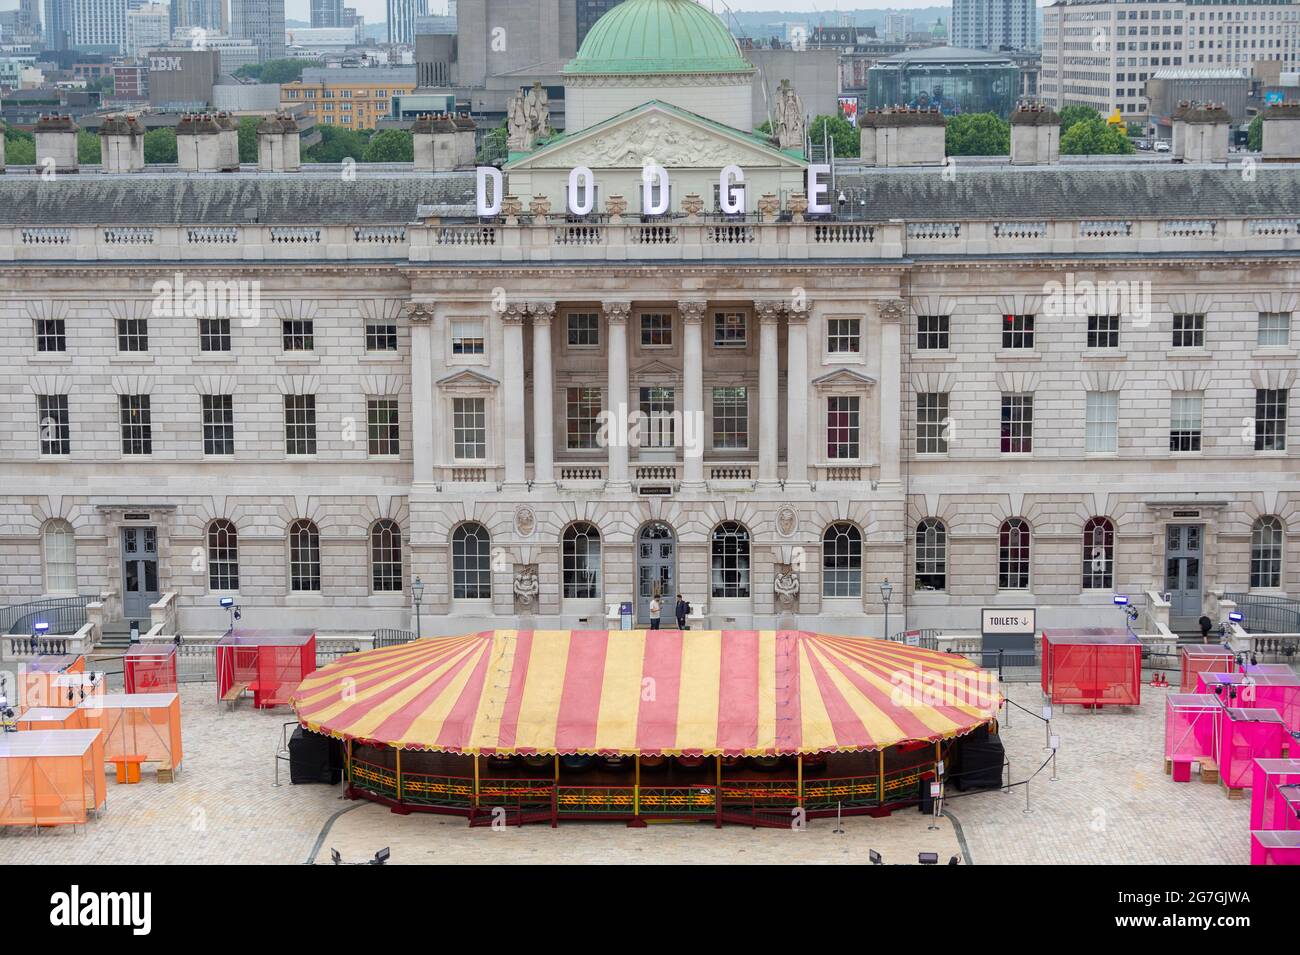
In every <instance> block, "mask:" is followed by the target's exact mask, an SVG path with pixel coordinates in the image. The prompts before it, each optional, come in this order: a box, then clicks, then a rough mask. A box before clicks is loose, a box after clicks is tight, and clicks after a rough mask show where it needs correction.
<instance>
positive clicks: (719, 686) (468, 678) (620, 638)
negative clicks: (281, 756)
mask: <svg viewBox="0 0 1300 955" xmlns="http://www.w3.org/2000/svg"><path fill="white" fill-rule="evenodd" d="M1000 700H1001V696H1000V693H999V692H998V688H997V680H996V676H994V675H991V674H989V673H987V672H986V671H982V670H980V669H979V668H978V667H977V666H976V665H975V664H973V663H971V662H970V661H968V660H966V659H965V658H964V657H962V656H959V655H955V654H945V653H935V652H933V651H930V650H922V649H919V648H916V647H908V646H904V645H901V644H897V643H890V642H887V641H882V640H874V639H866V638H858V637H836V636H828V635H824V634H816V633H806V632H803V631H797V630H722V631H717V630H712V631H709V630H687V631H678V630H631V631H619V630H614V631H605V630H489V631H485V632H483V633H478V634H474V635H470V636H463V637H440V638H430V639H424V640H418V641H415V642H413V643H408V644H405V645H402V646H396V647H387V648H383V649H379V650H370V651H367V652H365V653H358V654H353V655H349V656H346V657H343V658H342V659H340V660H338V661H336V662H334V663H332V664H330V665H328V666H326V667H324V668H322V669H320V670H317V671H316V672H315V673H312V674H310V675H309V676H308V677H307V678H306V679H305V680H303V682H302V684H301V685H300V686H299V687H298V690H297V692H296V693H294V695H293V698H292V701H291V702H292V704H293V707H294V709H295V711H296V712H297V714H298V719H299V721H300V722H301V723H302V725H303V726H305V727H306V728H308V729H309V730H313V731H315V732H318V733H324V734H327V735H330V736H334V737H337V738H341V739H350V740H356V741H359V742H364V743H368V744H374V745H383V746H392V747H397V748H400V749H407V750H434V751H439V752H450V753H483V754H507V753H522V754H552V753H559V754H562V755H568V754H575V753H581V754H622V755H631V754H634V753H641V754H643V755H665V754H666V755H688V756H697V755H698V756H713V755H724V756H764V755H777V754H781V755H784V754H794V753H818V752H840V751H853V750H875V749H883V748H886V747H889V746H892V745H894V744H896V743H900V742H904V741H909V740H929V741H933V740H938V739H944V738H947V737H953V736H960V735H963V734H965V733H968V732H970V731H971V730H973V729H975V728H976V727H978V726H980V725H982V724H984V723H987V722H989V721H990V720H991V719H992V718H993V717H994V715H995V713H996V707H997V705H998V703H999V702H1000Z"/></svg>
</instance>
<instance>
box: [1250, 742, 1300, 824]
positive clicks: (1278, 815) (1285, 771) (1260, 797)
mask: <svg viewBox="0 0 1300 955" xmlns="http://www.w3.org/2000/svg"><path fill="white" fill-rule="evenodd" d="M1296 783H1300V759H1257V760H1255V769H1254V771H1253V773H1252V774H1251V785H1250V831H1251V832H1263V831H1264V830H1266V829H1300V820H1297V819H1296V818H1295V814H1294V812H1292V813H1291V818H1290V819H1288V818H1286V814H1287V812H1288V800H1289V799H1293V798H1295V797H1296V795H1297V793H1300V789H1298V788H1297V787H1296V786H1295V784H1296ZM1285 789H1290V790H1292V792H1283V793H1282V794H1281V796H1279V795H1278V791H1279V790H1285Z"/></svg>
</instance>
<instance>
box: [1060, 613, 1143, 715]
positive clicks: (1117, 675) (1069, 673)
mask: <svg viewBox="0 0 1300 955" xmlns="http://www.w3.org/2000/svg"><path fill="white" fill-rule="evenodd" d="M1042 686H1043V693H1044V694H1045V695H1046V696H1047V697H1048V698H1049V699H1050V700H1051V701H1052V702H1053V703H1060V704H1069V703H1076V704H1079V705H1081V706H1136V705H1138V704H1139V703H1141V702H1142V643H1141V641H1139V640H1138V638H1137V637H1136V636H1134V635H1133V634H1131V633H1129V632H1128V631H1127V630H1108V629H1103V628H1100V627H1092V628H1085V629H1080V630H1044V631H1043V672H1042Z"/></svg>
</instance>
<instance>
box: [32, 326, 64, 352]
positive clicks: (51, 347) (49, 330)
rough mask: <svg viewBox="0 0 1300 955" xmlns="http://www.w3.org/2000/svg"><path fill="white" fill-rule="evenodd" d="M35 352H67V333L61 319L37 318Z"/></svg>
mask: <svg viewBox="0 0 1300 955" xmlns="http://www.w3.org/2000/svg"><path fill="white" fill-rule="evenodd" d="M36 350H37V351H38V352H59V351H67V350H68V333H67V328H66V327H65V323H64V320H63V319H61V318H38V319H37V320H36Z"/></svg>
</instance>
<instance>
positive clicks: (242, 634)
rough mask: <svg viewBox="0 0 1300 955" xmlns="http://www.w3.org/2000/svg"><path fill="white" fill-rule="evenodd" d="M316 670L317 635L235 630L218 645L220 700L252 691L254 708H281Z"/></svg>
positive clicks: (218, 698)
mask: <svg viewBox="0 0 1300 955" xmlns="http://www.w3.org/2000/svg"><path fill="white" fill-rule="evenodd" d="M315 670H316V633H315V631H312V630H286V631H270V630H232V631H231V632H230V633H227V634H226V635H225V636H224V637H222V638H221V639H220V640H219V641H218V642H217V700H218V702H220V701H223V700H226V701H229V700H232V699H236V698H238V696H239V694H240V693H241V692H242V691H243V690H251V691H252V693H253V705H254V706H256V707H271V706H279V705H281V704H284V703H288V702H289V696H290V695H291V694H292V693H293V691H294V690H296V689H297V688H298V684H299V683H301V682H302V681H303V679H304V678H305V677H306V676H307V674H309V673H313V672H315Z"/></svg>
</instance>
